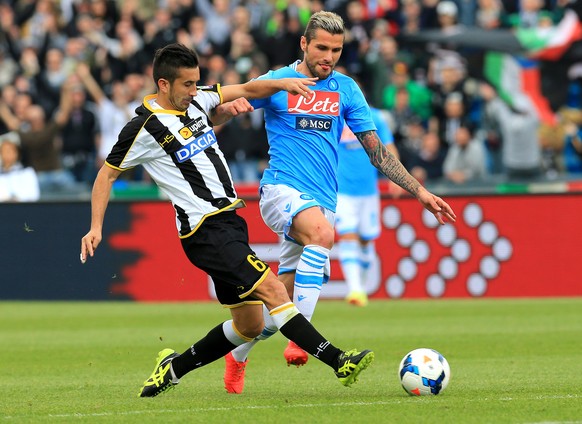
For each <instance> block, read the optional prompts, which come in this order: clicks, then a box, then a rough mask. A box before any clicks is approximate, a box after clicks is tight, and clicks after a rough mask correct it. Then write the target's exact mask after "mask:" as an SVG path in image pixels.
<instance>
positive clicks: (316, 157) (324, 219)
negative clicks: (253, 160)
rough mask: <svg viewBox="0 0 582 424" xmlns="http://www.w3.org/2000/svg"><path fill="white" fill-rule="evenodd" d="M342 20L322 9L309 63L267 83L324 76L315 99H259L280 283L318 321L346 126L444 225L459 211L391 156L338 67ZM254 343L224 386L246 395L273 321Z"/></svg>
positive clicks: (265, 199)
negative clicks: (249, 364)
mask: <svg viewBox="0 0 582 424" xmlns="http://www.w3.org/2000/svg"><path fill="white" fill-rule="evenodd" d="M344 31H345V27H344V23H343V20H342V18H341V17H340V16H339V15H337V14H335V13H331V12H325V11H322V12H317V13H315V14H314V15H313V16H312V17H311V18H310V20H309V22H308V24H307V27H306V29H305V33H304V35H303V36H302V37H301V44H300V46H301V50H302V51H303V53H304V55H303V60H302V61H301V60H299V61H297V62H295V63H293V64H291V65H289V66H286V67H284V68H281V69H278V70H275V71H269V72H268V73H267V74H265V75H263V76H261V77H260V78H263V79H276V78H285V77H291V76H292V77H305V78H307V77H317V78H319V80H318V81H317V82H316V84H315V85H314V86H312V87H311V89H312V91H314V94H312V95H311V97H310V98H309V99H306V98H305V97H301V96H299V95H287V94H283V93H278V94H275V95H273V96H271V97H268V98H266V99H263V100H260V101H256V102H255V101H253V102H254V103H252V104H253V106H254V107H255V108H264V111H265V127H266V130H267V136H268V139H269V156H270V160H269V167H268V169H267V170H266V171H265V173H264V175H263V178H262V180H261V183H260V202H259V207H260V209H261V215H262V217H263V219H264V221H265V223H266V224H267V225H268V226H269V227H270V228H271V229H272V230H273V231H274V232H276V233H277V234H279V235H281V236H282V237H283V242H282V245H281V254H280V257H279V278H280V279H281V280H282V281H283V282H284V283H285V285H286V286H287V289H288V290H289V293H290V295H291V294H293V301H294V303H295V305H297V307H298V308H299V310H300V311H301V312H302V313H303V314H304V315H305V316H306V317H309V318H311V316H312V315H313V311H314V309H315V305H316V303H317V300H318V298H319V294H320V292H321V286H322V284H323V282H324V281H325V280H326V279H327V278H328V276H329V252H330V249H331V248H332V246H333V242H334V236H335V230H334V220H335V217H334V215H335V210H336V201H337V190H338V187H337V167H338V144H339V140H340V136H341V132H342V129H343V127H344V125H347V126H348V127H349V128H350V129H351V130H352V132H353V133H354V134H355V135H356V137H357V138H358V140H359V141H360V143H361V144H362V146H363V147H364V149H365V150H366V153H367V154H368V156H369V158H370V159H369V160H370V162H372V164H373V165H374V166H375V167H376V168H378V169H379V170H380V172H382V173H383V174H384V175H386V176H387V177H388V178H390V179H391V180H392V181H394V182H395V183H396V184H398V185H399V186H401V187H402V188H403V189H405V190H406V191H408V192H409V193H411V194H412V195H413V196H415V197H416V198H417V199H418V201H419V202H420V203H421V204H422V205H423V206H424V207H425V208H426V209H427V210H429V211H430V212H432V213H433V214H434V215H435V217H436V218H437V220H438V221H439V223H441V224H444V222H445V221H444V219H445V218H446V219H448V220H450V221H453V222H454V221H455V218H456V216H455V213H454V212H453V210H452V209H451V207H450V206H449V205H448V204H447V203H446V202H445V201H444V200H443V199H441V198H439V197H437V196H435V195H433V194H431V193H430V192H428V191H427V190H426V189H425V188H424V187H422V186H421V184H420V183H419V182H418V181H417V180H416V179H414V178H413V177H412V176H411V175H410V174H409V173H408V172H407V171H406V169H405V168H404V167H403V166H402V164H401V163H400V161H399V160H398V159H397V158H396V157H395V156H394V155H393V154H392V153H390V152H389V151H388V150H387V149H386V147H385V146H384V144H383V143H382V141H381V140H380V139H379V138H378V135H377V134H376V127H375V125H374V121H373V119H372V116H371V113H370V108H369V107H368V104H367V103H366V100H365V98H364V95H363V93H362V91H361V90H360V88H359V87H358V85H357V84H356V82H355V81H354V80H353V79H352V78H350V77H348V76H346V75H344V74H342V73H339V72H337V71H334V67H335V65H336V63H337V61H338V60H339V58H340V55H341V53H342V49H343V44H344ZM265 319H266V322H265V328H264V329H263V332H262V333H261V335H260V336H258V337H257V338H255V340H253V341H251V342H249V343H245V344H244V345H241V346H239V347H238V348H237V349H235V350H234V351H233V352H232V353H231V354H228V355H227V356H226V370H225V375H224V382H225V388H226V390H227V391H228V392H230V393H241V392H242V390H243V386H244V370H245V364H246V358H247V355H248V352H249V351H250V349H251V348H252V346H253V345H254V344H255V343H256V342H257V341H258V340H262V339H265V338H267V337H269V336H270V335H272V334H273V333H274V332H275V331H276V330H277V328H276V326H274V325H272V324H269V321H270V320H269V316H268V313H266V314H265ZM284 355H285V358H286V360H287V363H288V364H289V365H290V364H294V365H297V366H299V365H303V364H305V362H306V361H307V354H306V353H305V352H303V351H302V350H301V349H300V348H299V347H297V346H296V345H295V344H293V343H290V344H289V345H288V346H287V348H286V349H285V353H284Z"/></svg>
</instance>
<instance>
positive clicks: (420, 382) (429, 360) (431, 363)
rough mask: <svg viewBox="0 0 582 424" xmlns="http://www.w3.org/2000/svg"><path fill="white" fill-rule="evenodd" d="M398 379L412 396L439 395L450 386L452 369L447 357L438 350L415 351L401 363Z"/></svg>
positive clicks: (409, 353) (423, 349)
mask: <svg viewBox="0 0 582 424" xmlns="http://www.w3.org/2000/svg"><path fill="white" fill-rule="evenodd" d="M398 377H399V378H400V383H401V384H402V387H403V388H404V390H406V392H407V393H408V394H410V395H413V396H426V395H438V394H439V393H442V392H443V390H445V389H446V388H447V386H448V384H449V381H450V379H451V368H450V367H449V363H448V362H447V360H446V359H445V357H444V356H443V355H441V354H440V353H439V352H437V351H436V350H434V349H427V348H420V349H414V350H413V351H410V352H408V353H407V354H406V355H405V356H404V358H402V361H400V366H399V367H398Z"/></svg>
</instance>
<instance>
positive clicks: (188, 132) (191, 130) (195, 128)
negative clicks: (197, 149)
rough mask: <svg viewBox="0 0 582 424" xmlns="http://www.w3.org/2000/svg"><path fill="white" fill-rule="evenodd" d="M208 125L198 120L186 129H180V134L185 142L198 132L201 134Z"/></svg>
mask: <svg viewBox="0 0 582 424" xmlns="http://www.w3.org/2000/svg"><path fill="white" fill-rule="evenodd" d="M205 126H206V124H205V123H204V121H203V120H202V118H196V119H194V120H193V121H192V122H190V123H188V124H187V125H186V126H185V127H182V128H180V130H179V131H178V133H179V134H180V135H181V136H182V137H183V138H184V140H187V139H189V138H190V137H192V136H193V135H194V134H196V133H197V132H200V130H202V129H203V128H204V127H205Z"/></svg>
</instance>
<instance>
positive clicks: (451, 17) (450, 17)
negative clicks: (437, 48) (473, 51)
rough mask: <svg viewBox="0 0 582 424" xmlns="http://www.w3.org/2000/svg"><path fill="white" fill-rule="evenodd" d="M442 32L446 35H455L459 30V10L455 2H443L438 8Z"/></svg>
mask: <svg viewBox="0 0 582 424" xmlns="http://www.w3.org/2000/svg"><path fill="white" fill-rule="evenodd" d="M436 12H437V17H438V23H439V27H440V30H441V31H443V32H445V33H455V32H457V31H458V30H459V24H458V22H457V18H458V14H459V8H458V7H457V5H456V4H455V2H454V1H451V0H441V1H439V2H438V4H437V7H436Z"/></svg>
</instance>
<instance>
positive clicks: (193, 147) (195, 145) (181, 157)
mask: <svg viewBox="0 0 582 424" xmlns="http://www.w3.org/2000/svg"><path fill="white" fill-rule="evenodd" d="M214 143H216V135H215V134H214V131H213V130H210V131H208V132H207V133H204V134H202V135H201V136H200V137H197V138H195V139H194V140H192V141H191V142H190V143H188V144H186V145H185V146H184V147H182V148H181V149H180V150H178V151H176V153H174V154H175V155H176V159H178V162H180V163H182V162H184V161H186V160H188V159H190V158H192V157H194V156H196V155H197V154H198V153H200V152H201V151H203V150H204V149H206V148H208V147H209V146H212V145H213V144H214Z"/></svg>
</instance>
